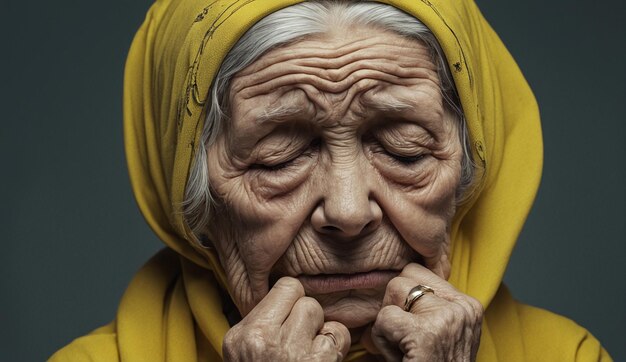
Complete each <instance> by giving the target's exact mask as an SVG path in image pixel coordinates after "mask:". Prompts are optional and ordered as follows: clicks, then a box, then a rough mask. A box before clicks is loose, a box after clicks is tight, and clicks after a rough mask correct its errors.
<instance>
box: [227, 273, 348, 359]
mask: <svg viewBox="0 0 626 362" xmlns="http://www.w3.org/2000/svg"><path fill="white" fill-rule="evenodd" d="M350 344H351V341H350V333H349V332H348V328H346V326H344V325H343V324H341V323H338V322H326V323H324V311H323V310H322V306H321V305H320V304H319V303H318V302H317V301H316V300H315V299H313V298H310V297H306V296H305V295H304V288H303V287H302V284H300V282H299V281H298V280H297V279H295V278H289V277H284V278H281V279H280V280H278V282H276V284H275V285H274V287H273V288H272V289H271V290H270V291H269V293H267V295H266V296H265V298H263V300H261V302H259V304H257V305H256V307H254V309H252V311H251V312H250V313H249V314H248V315H247V316H246V317H245V318H243V320H242V321H241V322H239V323H238V324H236V325H235V326H233V327H232V328H231V329H230V330H229V331H228V333H226V336H225V337H224V345H223V346H222V349H223V352H224V360H225V361H341V360H343V358H344V356H345V355H346V354H347V353H348V349H349V348H350Z"/></svg>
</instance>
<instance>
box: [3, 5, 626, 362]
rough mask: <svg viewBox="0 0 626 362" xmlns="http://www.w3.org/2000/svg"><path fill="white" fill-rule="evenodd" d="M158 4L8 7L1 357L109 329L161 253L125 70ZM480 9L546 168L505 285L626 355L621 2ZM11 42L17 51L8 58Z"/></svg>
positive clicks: (18, 356)
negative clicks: (127, 292)
mask: <svg viewBox="0 0 626 362" xmlns="http://www.w3.org/2000/svg"><path fill="white" fill-rule="evenodd" d="M149 4H150V2H149V1H145V0H141V1H127V0H124V1H122V0H110V1H106V2H94V1H68V0H59V1H54V2H51V1H43V0H35V1H28V2H26V1H25V2H17V1H13V2H11V3H9V2H8V1H4V0H3V2H2V3H0V14H2V21H1V23H2V25H1V26H2V36H3V37H4V38H5V40H4V41H3V46H2V49H3V50H2V53H1V55H0V59H1V62H2V70H3V75H2V97H1V98H0V99H2V109H3V112H2V113H3V115H2V127H1V128H0V141H1V142H0V155H1V157H2V171H1V175H2V176H1V178H0V180H1V181H0V182H1V187H0V190H1V191H0V192H1V200H2V201H1V202H2V205H3V206H2V207H1V211H0V212H1V214H0V222H1V224H0V227H1V230H0V233H1V235H2V238H3V239H2V250H1V252H0V282H1V287H0V293H1V294H0V326H2V327H1V328H0V343H1V345H0V359H1V360H5V361H9V360H10V361H36V360H43V359H45V358H46V357H47V356H49V355H50V354H51V353H52V352H53V351H55V350H56V349H58V348H60V347H61V346H63V345H65V344H67V343H68V342H70V341H71V340H72V339H73V338H75V337H77V336H80V335H83V334H85V333H87V332H89V331H90V330H91V329H93V328H95V327H97V326H100V325H102V324H105V323H107V322H109V321H110V320H112V319H113V318H114V315H115V310H116V308H117V303H118V300H119V298H120V296H121V295H122V293H123V291H124V288H125V287H126V285H127V283H128V282H129V280H130V278H131V277H132V276H133V274H134V273H135V271H136V270H137V268H139V267H140V266H141V265H142V263H144V262H145V261H146V260H147V259H148V258H149V257H150V256H151V255H152V254H153V253H154V252H155V251H156V250H157V249H158V248H160V247H161V244H160V242H159V241H158V240H157V239H156V237H155V236H154V235H153V234H152V232H151V231H150V230H149V228H148V227H147V226H146V224H145V223H144V221H143V219H142V217H141V215H140V214H139V212H138V210H137V208H136V206H135V203H134V200H133V197H132V194H131V192H130V186H129V183H128V176H127V172H126V166H125V160H124V153H123V147H122V114H121V99H122V72H123V66H124V60H125V56H126V52H127V49H128V46H129V44H130V41H131V39H132V36H133V34H134V32H135V31H136V29H137V28H138V26H139V25H140V23H141V21H142V20H143V16H144V14H145V11H146V10H147V8H148V6H149ZM591 4H592V3H590V2H588V1H572V0H558V1H550V2H546V1H540V0H528V1H518V2H512V1H510V2H507V1H486V0H480V5H481V6H482V8H483V11H484V13H485V15H486V17H487V19H488V20H490V22H491V23H492V25H493V26H494V28H495V29H496V31H497V32H498V33H499V34H500V36H501V37H502V39H503V40H504V42H505V43H506V44H507V46H508V47H509V49H510V50H511V52H512V53H513V55H514V56H515V58H516V59H517V61H518V63H519V64H520V66H521V68H522V70H523V71H524V73H525V75H526V76H527V79H528V81H529V82H530V84H531V86H532V87H533V89H534V91H535V94H536V96H537V98H538V100H539V104H540V107H541V112H542V116H543V127H544V137H545V167H544V178H543V181H542V185H541V190H540V192H539V196H538V199H537V202H536V204H535V207H534V209H533V211H532V213H531V215H530V217H529V220H528V222H527V224H526V228H525V230H524V232H523V233H522V236H521V238H520V240H519V243H518V246H517V249H516V251H515V253H514V255H513V258H512V261H511V264H510V267H509V269H508V272H507V276H506V281H507V282H508V284H509V285H510V286H511V289H512V291H513V293H514V295H515V296H516V297H517V298H518V299H520V300H523V301H525V302H528V303H531V304H534V305H537V306H541V307H544V308H547V309H549V310H552V311H555V312H558V313H560V314H563V315H566V316H568V317H571V318H573V319H574V320H576V321H577V322H578V323H580V324H582V325H584V326H586V327H587V328H588V329H589V330H591V331H592V333H594V334H595V336H596V337H598V338H599V339H600V340H601V341H602V342H603V344H604V345H605V346H606V348H607V349H608V350H609V351H610V352H611V353H612V355H613V357H614V358H615V359H616V360H626V349H625V346H624V340H626V327H625V326H626V285H625V281H624V276H625V275H626V270H625V266H624V265H625V262H624V260H625V259H626V251H625V247H624V244H625V243H624V223H625V220H626V215H625V212H624V206H625V204H626V202H625V196H624V186H625V177H624V171H625V166H624V165H625V164H626V162H625V154H624V136H625V134H624V121H625V117H624V102H625V101H626V98H625V95H626V92H625V89H624V84H626V79H625V76H624V75H625V73H624V68H625V66H624V64H623V63H624V58H625V55H626V54H625V48H626V46H625V44H626V42H625V39H624V37H623V36H621V35H619V34H624V33H625V31H626V29H624V25H623V24H624V21H625V19H624V14H625V12H624V2H623V1H621V0H610V1H602V2H599V4H601V5H598V6H592V5H591ZM7 45H8V47H7Z"/></svg>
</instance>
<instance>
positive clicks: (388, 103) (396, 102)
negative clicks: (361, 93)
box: [362, 98, 415, 112]
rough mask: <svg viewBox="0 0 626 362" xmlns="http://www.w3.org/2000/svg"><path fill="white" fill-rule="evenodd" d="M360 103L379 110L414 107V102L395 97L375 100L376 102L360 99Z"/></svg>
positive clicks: (399, 109)
mask: <svg viewBox="0 0 626 362" xmlns="http://www.w3.org/2000/svg"><path fill="white" fill-rule="evenodd" d="M362 104H363V105H364V106H366V107H368V108H372V109H375V110H377V111H381V112H401V111H406V110H410V109H413V108H415V105H414V104H411V103H409V102H407V101H405V100H402V99H397V98H391V99H383V100H377V101H376V102H373V101H370V100H362Z"/></svg>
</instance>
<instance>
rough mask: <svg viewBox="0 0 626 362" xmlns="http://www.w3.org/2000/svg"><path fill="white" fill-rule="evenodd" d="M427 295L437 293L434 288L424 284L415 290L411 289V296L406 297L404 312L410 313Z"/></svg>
mask: <svg viewBox="0 0 626 362" xmlns="http://www.w3.org/2000/svg"><path fill="white" fill-rule="evenodd" d="M426 293H433V294H435V291H434V290H433V288H431V287H429V286H426V285H422V284H418V285H417V286H415V287H414V288H413V289H411V291H409V294H408V295H407V296H406V301H405V302H404V311H406V312H408V311H410V310H411V307H413V304H414V303H415V302H417V300H418V299H420V298H421V297H423V296H424V294H426Z"/></svg>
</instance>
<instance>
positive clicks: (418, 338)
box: [363, 263, 483, 361]
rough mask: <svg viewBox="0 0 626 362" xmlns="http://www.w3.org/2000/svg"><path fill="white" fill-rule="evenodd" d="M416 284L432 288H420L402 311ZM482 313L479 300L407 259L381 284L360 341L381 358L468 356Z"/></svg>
mask: <svg viewBox="0 0 626 362" xmlns="http://www.w3.org/2000/svg"><path fill="white" fill-rule="evenodd" d="M419 284H421V285H426V286H429V287H431V288H432V289H433V290H434V293H428V292H427V293H425V294H424V295H423V296H422V297H420V298H419V299H418V300H416V301H415V302H414V303H413V304H412V306H411V308H410V310H409V311H405V310H404V303H405V301H406V297H407V295H408V294H409V292H410V291H411V289H413V288H414V287H415V286H417V285H419ZM482 318H483V307H482V305H481V304H480V302H478V301H477V300H476V299H474V298H472V297H470V296H468V295H465V294H463V293H461V292H459V291H458V290H456V289H455V288H454V287H453V286H452V285H451V284H450V283H448V282H447V281H445V280H444V279H442V278H440V277H438V276H437V275H435V274H434V273H433V272H431V271H430V270H429V269H427V268H425V267H423V266H421V265H419V264H415V263H411V264H408V265H407V266H406V267H405V268H404V269H403V270H402V273H401V274H400V275H399V276H397V277H396V278H394V279H392V280H391V281H390V282H389V284H388V285H387V290H386V292H385V297H384V300H383V305H382V308H381V310H380V312H379V313H378V317H377V318H376V321H375V322H374V324H373V326H372V329H371V340H365V341H363V342H364V344H365V346H366V348H367V349H368V350H370V352H374V353H379V354H382V355H383V357H384V358H385V359H386V360H387V361H474V360H475V359H476V353H477V351H478V345H479V343H480V327H481V322H482ZM367 335H368V336H364V337H365V338H366V339H367V338H368V337H370V336H369V333H367Z"/></svg>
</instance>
